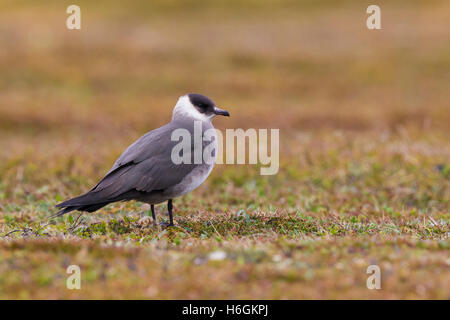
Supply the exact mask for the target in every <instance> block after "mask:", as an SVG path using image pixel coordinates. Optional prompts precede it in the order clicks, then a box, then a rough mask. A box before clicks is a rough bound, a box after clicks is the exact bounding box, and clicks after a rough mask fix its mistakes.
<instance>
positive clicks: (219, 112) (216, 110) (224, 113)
mask: <svg viewBox="0 0 450 320" xmlns="http://www.w3.org/2000/svg"><path fill="white" fill-rule="evenodd" d="M214 114H216V115H218V116H226V117H229V116H230V113H229V112H228V111H225V110H222V109H219V108H217V107H214Z"/></svg>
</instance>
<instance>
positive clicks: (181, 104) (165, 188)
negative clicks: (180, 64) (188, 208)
mask: <svg viewBox="0 0 450 320" xmlns="http://www.w3.org/2000/svg"><path fill="white" fill-rule="evenodd" d="M215 115H222V116H227V117H228V116H230V114H229V113H228V112H227V111H225V110H221V109H219V108H217V107H216V106H215V104H214V102H212V100H211V99H209V98H208V97H206V96H204V95H201V94H196V93H190V94H187V95H184V96H181V97H180V98H179V99H178V102H177V104H176V105H175V108H174V110H173V116H172V121H171V122H170V123H168V124H166V125H164V126H162V127H161V128H158V129H155V130H153V131H150V132H148V133H147V134H145V135H144V136H142V137H141V138H140V139H138V140H137V141H136V142H134V143H133V144H132V145H130V146H129V147H128V148H127V149H126V150H125V152H124V153H123V154H122V155H121V156H120V157H119V159H117V161H116V162H115V163H114V165H113V167H112V168H111V170H109V172H108V173H107V174H106V176H105V177H104V178H103V179H102V180H101V181H100V182H99V183H98V184H97V185H96V186H95V187H94V188H92V189H91V190H90V191H89V192H87V193H85V194H83V195H81V196H78V197H76V198H73V199H70V200H67V201H64V202H62V203H60V204H58V205H57V206H56V207H57V208H60V209H61V210H60V211H59V212H58V213H56V214H55V215H54V216H53V217H57V216H62V215H63V214H65V213H68V212H71V211H74V210H77V211H85V212H94V211H96V210H98V209H100V208H102V207H104V206H106V205H107V204H109V203H112V202H117V201H129V200H137V201H141V202H145V203H148V204H150V206H151V211H152V217H153V221H154V222H156V216H155V207H154V205H155V204H158V203H161V202H164V201H168V203H167V209H168V211H169V218H170V223H169V224H168V226H173V216H172V199H173V198H176V197H179V196H182V195H184V194H186V193H188V192H190V191H192V190H194V189H195V188H197V187H198V186H199V185H200V184H201V183H202V182H203V181H205V179H206V178H207V177H208V175H209V174H210V173H211V170H212V168H213V166H214V163H215V157H216V156H217V150H215V149H216V148H217V137H213V139H212V141H213V142H214V143H215V145H214V146H213V148H214V151H213V152H212V155H213V159H212V160H213V161H212V162H204V161H203V160H202V161H201V163H195V162H196V161H191V162H190V163H181V164H175V163H174V162H173V161H172V158H171V155H172V149H173V147H174V146H175V145H176V144H177V143H178V142H177V141H172V132H173V131H174V130H176V129H179V128H182V129H186V130H188V131H189V133H191V136H193V133H194V126H195V123H196V122H198V121H200V122H201V130H202V136H203V134H204V133H205V131H207V130H208V129H214V127H213V125H212V123H211V120H212V118H213V117H214V116H215ZM191 141H192V143H191V156H192V158H193V155H194V154H195V150H194V149H195V148H196V147H197V146H195V144H194V142H193V141H194V139H191ZM209 143H212V142H211V141H210V142H209ZM207 144H208V142H207V141H203V139H202V145H201V146H200V147H205V145H207ZM197 162H198V161H197Z"/></svg>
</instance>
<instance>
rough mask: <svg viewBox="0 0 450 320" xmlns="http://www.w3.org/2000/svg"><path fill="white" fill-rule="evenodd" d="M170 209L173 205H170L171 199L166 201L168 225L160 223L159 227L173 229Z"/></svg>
mask: <svg viewBox="0 0 450 320" xmlns="http://www.w3.org/2000/svg"><path fill="white" fill-rule="evenodd" d="M172 208H173V205H172V199H169V201H167V209H168V211H169V221H170V222H169V223H167V222H161V223H160V224H159V225H160V226H162V227H165V228H167V227H173V226H174V224H173V215H172Z"/></svg>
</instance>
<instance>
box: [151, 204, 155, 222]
mask: <svg viewBox="0 0 450 320" xmlns="http://www.w3.org/2000/svg"><path fill="white" fill-rule="evenodd" d="M150 208H151V210H152V218H153V223H156V214H155V205H154V204H152V205H150Z"/></svg>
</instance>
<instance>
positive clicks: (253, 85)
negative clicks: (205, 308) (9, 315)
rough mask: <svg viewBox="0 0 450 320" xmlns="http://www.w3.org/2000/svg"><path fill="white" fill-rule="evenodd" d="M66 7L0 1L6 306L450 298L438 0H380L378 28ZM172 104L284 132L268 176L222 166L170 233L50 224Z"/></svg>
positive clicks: (101, 214) (315, 10) (330, 17)
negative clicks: (192, 96)
mask: <svg viewBox="0 0 450 320" xmlns="http://www.w3.org/2000/svg"><path fill="white" fill-rule="evenodd" d="M69 4H72V2H70V3H69V2H67V3H65V2H64V1H40V2H39V4H37V3H36V2H35V1H20V2H17V1H2V3H1V4H0V43H2V45H1V47H0V70H1V72H0V101H1V102H0V136H1V139H0V148H1V150H2V152H1V153H0V236H1V239H0V298H2V299H11V298H13V299H23V298H44V299H48V298H68V299H77V298H85V299H92V298H138V299H148V298H149V299H174V298H175V299H178V298H180V299H195V298H203V299H210V298H216V299H223V298H229V299H240V298H246V299H302V298H307V299H313V298H318V299H322V298H328V299H330V298H331V299H344V298H357V299H372V298H376V299H392V298H402V299H405V298H408V299H409V298H418V299H429V298H436V299H449V298H450V269H449V267H450V257H449V241H448V235H449V216H450V210H449V208H450V206H449V199H450V197H449V196H450V191H449V184H450V166H449V158H450V141H449V123H450V112H449V111H450V103H449V96H448V87H449V83H450V43H449V41H448V39H450V20H449V19H448V16H449V12H450V3H449V2H448V1H426V2H420V1H396V2H395V3H391V2H389V3H388V2H387V1H379V5H380V7H381V12H382V30H375V31H370V30H368V29H367V28H366V26H365V19H366V17H367V16H368V15H367V14H366V12H365V11H366V8H367V6H368V5H369V3H365V2H364V1H363V2H361V1H321V2H316V1H287V0H280V1H275V0H273V1H272V0H260V1H244V2H243V1H237V0H232V1H216V2H212V1H211V2H208V3H207V4H205V3H202V2H200V1H197V0H190V1H181V0H180V1H176V0H174V1H162V0H161V1H159V0H158V1H152V2H148V1H135V2H126V3H124V2H111V1H108V2H107V1H96V2H95V5H94V4H93V3H92V1H77V4H78V5H79V6H80V7H81V10H82V29H81V30H67V29H66V27H65V19H66V17H67V16H68V15H67V14H66V13H65V9H66V7H67V6H68V5H69ZM370 4H372V3H370ZM186 92H201V93H204V94H206V95H208V96H210V97H211V98H213V99H214V100H215V101H216V102H217V104H218V105H219V106H221V107H223V108H225V109H227V110H228V111H230V113H231V117H230V118H221V119H216V120H215V125H216V126H217V127H218V128H220V129H225V128H244V129H247V128H257V129H259V128H278V129H280V169H279V172H278V174H277V175H273V176H261V175H260V174H259V172H260V171H259V167H258V166H254V165H217V166H216V167H215V168H214V170H213V172H212V174H211V176H210V177H209V178H208V180H207V181H206V182H205V183H204V184H203V185H202V186H201V187H199V188H198V189H197V190H195V191H194V192H192V193H191V194H189V195H187V196H185V197H182V198H179V199H176V200H175V202H174V210H175V223H176V227H174V228H170V229H163V228H161V227H159V226H153V225H152V224H148V223H146V222H148V221H146V219H142V217H145V216H148V214H149V208H148V206H147V205H144V204H141V203H137V202H130V203H118V204H114V205H110V206H107V207H105V208H103V209H101V210H99V211H98V212H97V213H93V214H84V215H83V216H82V217H80V218H78V214H77V213H73V214H71V215H66V216H64V217H62V218H58V219H56V220H52V221H49V220H48V217H49V216H50V215H51V214H53V213H55V212H56V209H55V208H54V205H55V204H57V203H58V202H60V201H62V200H64V199H67V198H70V197H73V196H76V195H78V194H80V193H82V192H85V191H87V190H89V188H91V187H92V186H93V185H95V183H96V182H97V181H98V180H99V179H100V178H101V177H102V176H103V175H104V174H105V173H106V172H107V171H108V170H109V168H110V167H111V166H112V164H113V162H114V160H115V159H116V157H117V156H118V155H119V154H120V153H121V152H122V151H123V150H124V148H125V147H127V146H128V145H129V144H130V143H131V142H133V141H134V140H135V139H137V138H138V137H139V136H140V135H142V134H144V133H145V132H147V131H149V130H151V129H154V128H157V127H159V126H161V125H163V124H165V123H166V122H168V121H169V120H170V117H171V111H172V108H173V105H174V104H175V102H176V99H177V97H178V96H180V95H182V94H184V93H186ZM165 212H166V207H165V205H160V206H157V215H158V217H159V218H160V219H162V220H167V215H166V214H165ZM69 265H78V266H79V267H80V269H81V290H68V289H67V288H66V279H67V277H68V276H69V275H68V274H67V273H66V269H67V267H68V266H69ZM370 265H378V266H379V267H380V271H381V289H380V290H369V289H368V288H367V286H366V281H367V278H368V277H369V276H370V274H368V273H367V268H368V267H369V266H370Z"/></svg>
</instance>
